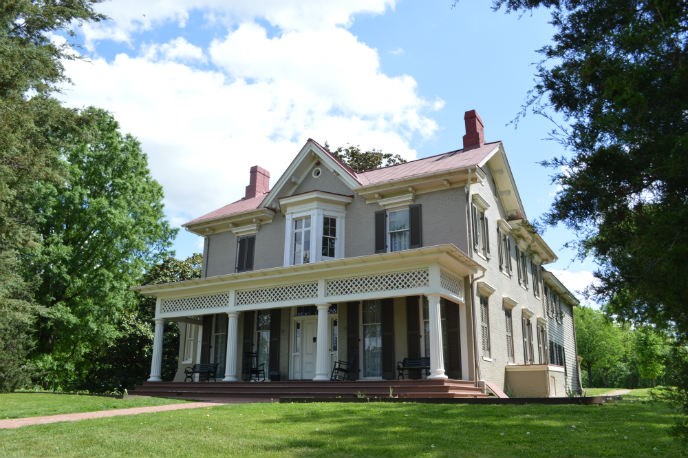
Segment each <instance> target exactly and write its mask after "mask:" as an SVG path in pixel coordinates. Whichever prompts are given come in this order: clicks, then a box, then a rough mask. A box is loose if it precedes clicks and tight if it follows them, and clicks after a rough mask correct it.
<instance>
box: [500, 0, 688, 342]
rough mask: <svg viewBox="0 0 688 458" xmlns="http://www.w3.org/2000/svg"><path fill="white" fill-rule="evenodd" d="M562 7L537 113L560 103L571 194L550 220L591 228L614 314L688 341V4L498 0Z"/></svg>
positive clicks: (586, 239) (566, 188) (582, 243)
mask: <svg viewBox="0 0 688 458" xmlns="http://www.w3.org/2000/svg"><path fill="white" fill-rule="evenodd" d="M494 4H495V6H496V7H497V8H499V7H505V8H506V10H507V11H515V10H529V9H534V8H537V7H540V6H544V7H547V8H550V9H551V11H552V24H553V25H554V27H555V28H556V29H557V32H556V34H555V35H554V37H553V43H552V44H550V45H546V46H545V47H544V48H542V51H541V52H542V53H543V55H544V58H545V59H544V61H543V62H542V63H541V64H540V65H539V67H538V79H539V82H538V83H537V85H536V87H535V89H534V97H533V98H532V99H531V100H530V101H529V105H530V107H531V108H532V109H533V110H534V111H536V112H544V113H545V114H547V110H549V109H551V110H555V111H558V112H560V113H561V114H563V115H564V117H565V119H566V120H567V121H568V122H569V123H570V128H569V129H568V130H566V131H565V132H564V134H563V135H562V136H561V137H560V138H561V140H562V141H564V142H565V144H566V145H567V146H568V148H569V149H570V150H571V151H572V155H571V156H569V157H563V158H559V159H555V160H553V161H550V162H549V165H551V166H553V167H555V168H556V170H557V172H556V174H555V176H554V181H555V182H556V183H557V184H558V185H559V186H560V189H561V190H560V191H559V193H558V194H557V196H556V198H555V202H554V204H553V207H552V209H551V212H550V213H549V215H548V217H547V219H548V221H549V222H550V223H556V222H559V221H563V222H565V223H566V224H567V225H568V226H569V227H571V228H572V229H574V230H575V231H576V232H577V233H578V234H580V240H579V243H578V246H579V248H580V250H581V253H582V254H584V255H588V254H589V255H592V256H594V257H595V258H596V259H597V260H598V262H600V264H601V268H600V269H599V271H598V272H597V273H596V275H597V276H598V277H599V278H600V280H601V281H600V282H599V287H595V289H594V293H596V294H597V295H598V297H599V298H601V299H606V300H608V301H609V309H608V311H609V313H612V314H617V315H619V316H621V317H624V318H627V319H631V320H634V321H637V322H651V323H654V324H655V325H657V326H661V327H666V326H671V325H672V324H675V325H676V327H677V330H678V332H679V335H680V336H682V338H684V339H685V338H686V337H688V308H687V307H686V306H685V292H684V289H685V288H684V284H685V278H687V277H688V263H686V262H685V260H686V258H687V256H688V231H686V230H685V227H686V225H687V224H688V198H687V196H688V175H687V174H686V173H685V171H686V170H688V154H686V151H688V115H687V113H688V91H687V90H686V88H687V87H688V3H687V2H685V1H682V0H668V1H657V0H645V1H641V0H636V1H627V0H604V1H603V0H567V1H555V0H496V1H495V2H494Z"/></svg>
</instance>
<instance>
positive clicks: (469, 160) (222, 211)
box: [184, 139, 500, 226]
mask: <svg viewBox="0 0 688 458" xmlns="http://www.w3.org/2000/svg"><path fill="white" fill-rule="evenodd" d="M309 141H311V142H313V144H315V146H317V147H318V148H320V150H322V151H323V152H324V153H325V154H328V155H329V156H330V157H332V158H333V159H334V160H336V161H337V162H338V163H339V164H341V165H342V168H343V169H344V170H345V171H346V172H347V173H348V174H350V175H351V176H352V177H353V178H355V179H356V181H358V182H359V183H360V184H361V185H362V186H370V185H378V184H383V183H386V182H391V181H397V180H402V179H407V178H414V177H418V176H423V175H429V174H433V173H439V172H447V171H451V170H461V169H465V168H468V167H474V166H477V165H478V164H480V163H482V162H483V161H484V160H485V159H486V158H487V156H488V155H489V154H490V153H491V152H492V151H494V149H495V148H496V147H497V146H498V145H499V144H500V142H492V143H486V144H484V145H483V146H481V147H479V148H474V149H470V150H468V151H464V150H456V151H450V152H448V153H443V154H438V155H436V156H430V157H425V158H422V159H417V160H415V161H410V162H405V163H403V164H398V165H393V166H389V167H382V168H379V169H375V170H370V171H368V172H363V173H356V172H354V171H353V169H351V168H350V167H349V166H348V165H346V164H344V163H343V162H342V161H340V160H339V159H338V158H337V157H336V156H334V155H333V154H332V153H330V152H329V151H328V150H327V149H325V148H324V147H322V146H321V145H320V144H318V143H317V142H315V141H314V140H312V139H309ZM323 191H325V190H323ZM267 195H268V193H266V194H259V195H257V196H256V197H253V198H250V199H241V200H237V201H236V202H232V203H231V204H229V205H225V206H224V207H222V208H219V209H217V210H214V211H212V212H210V213H207V214H205V215H203V216H200V217H198V218H196V219H194V220H191V221H189V222H188V223H186V224H184V226H190V225H194V224H198V223H203V222H207V221H212V220H216V219H221V218H226V217H228V216H233V215H238V214H240V213H244V212H249V211H251V210H256V209H258V208H260V205H261V203H262V202H263V200H264V199H265V197H266V196H267Z"/></svg>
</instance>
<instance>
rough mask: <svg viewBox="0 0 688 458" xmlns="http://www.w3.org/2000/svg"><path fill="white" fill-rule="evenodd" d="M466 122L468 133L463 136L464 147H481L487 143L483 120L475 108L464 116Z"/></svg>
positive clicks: (465, 148)
mask: <svg viewBox="0 0 688 458" xmlns="http://www.w3.org/2000/svg"><path fill="white" fill-rule="evenodd" d="M463 120H464V122H465V123H466V135H464V136H463V149H464V150H467V149H473V148H480V147H481V146H483V145H484V144H485V134H484V133H483V120H482V119H480V115H479V114H478V113H476V111H475V110H471V111H467V112H466V114H465V115H464V116H463Z"/></svg>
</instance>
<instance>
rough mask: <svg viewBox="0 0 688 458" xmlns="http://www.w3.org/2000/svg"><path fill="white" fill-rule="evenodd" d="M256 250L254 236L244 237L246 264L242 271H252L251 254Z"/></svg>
mask: <svg viewBox="0 0 688 458" xmlns="http://www.w3.org/2000/svg"><path fill="white" fill-rule="evenodd" d="M255 249H256V236H255V235H253V236H251V237H246V264H245V269H244V270H253V252H254V251H255Z"/></svg>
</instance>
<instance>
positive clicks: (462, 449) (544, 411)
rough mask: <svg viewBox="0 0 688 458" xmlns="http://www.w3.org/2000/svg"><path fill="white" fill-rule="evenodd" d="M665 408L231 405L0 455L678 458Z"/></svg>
mask: <svg viewBox="0 0 688 458" xmlns="http://www.w3.org/2000/svg"><path fill="white" fill-rule="evenodd" d="M675 419H676V414H675V412H674V410H672V409H671V407H670V406H669V405H668V404H666V403H663V402H651V401H621V402H615V403H609V404H605V405H522V406H517V405H468V404H413V403H374V402H371V403H341V404H339V403H312V404H269V403H256V404H230V405H224V406H219V407H212V408H200V409H193V410H179V411H173V412H160V413H155V414H144V415H136V416H127V417H113V418H104V419H98V420H86V421H81V422H75V423H59V424H51V425H39V426H29V427H24V428H20V429H15V430H0V456H3V457H5V456H8V457H11V456H60V457H62V456H84V457H86V456H88V457H91V456H99V457H106V456H184V457H188V456H248V455H255V456H299V457H317V456H327V457H350V456H371V457H372V456H376V457H377V456H414V457H415V456H421V457H422V456H428V457H431V456H432V457H434V456H468V457H490V456H499V457H502V456H524V457H541V456H542V457H552V456H557V457H564V456H572V457H573V456H585V457H589V456H594V457H597V456H620V457H634V456H642V457H647V456H667V457H674V456H679V455H680V454H681V453H682V448H681V443H680V442H679V441H678V440H677V439H676V438H674V437H672V436H671V435H670V434H669V429H670V428H671V427H672V425H673V424H674V421H675Z"/></svg>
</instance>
